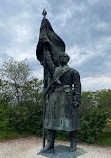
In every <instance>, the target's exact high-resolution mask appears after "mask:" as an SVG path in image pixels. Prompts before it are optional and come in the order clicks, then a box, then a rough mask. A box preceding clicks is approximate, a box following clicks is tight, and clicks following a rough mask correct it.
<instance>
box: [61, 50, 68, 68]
mask: <svg viewBox="0 0 111 158" xmlns="http://www.w3.org/2000/svg"><path fill="white" fill-rule="evenodd" d="M69 59H70V57H69V55H68V54H67V53H64V52H63V53H61V54H60V56H59V61H60V64H61V65H62V64H67V63H68V61H69Z"/></svg>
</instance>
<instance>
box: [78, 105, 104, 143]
mask: <svg viewBox="0 0 111 158" xmlns="http://www.w3.org/2000/svg"><path fill="white" fill-rule="evenodd" d="M80 123H81V129H80V130H79V131H78V138H79V140H80V141H84V142H87V143H94V142H95V141H96V140H97V139H98V138H99V136H101V133H102V129H103V127H104V126H105V124H106V114H105V112H102V110H101V109H100V108H99V107H93V108H92V110H91V111H90V113H89V115H88V116H86V117H81V118H80Z"/></svg>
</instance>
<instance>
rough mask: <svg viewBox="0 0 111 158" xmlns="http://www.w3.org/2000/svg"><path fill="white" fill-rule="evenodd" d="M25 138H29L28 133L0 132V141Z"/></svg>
mask: <svg viewBox="0 0 111 158" xmlns="http://www.w3.org/2000/svg"><path fill="white" fill-rule="evenodd" d="M27 136H29V134H28V133H19V132H17V131H0V140H7V139H14V138H20V137H27Z"/></svg>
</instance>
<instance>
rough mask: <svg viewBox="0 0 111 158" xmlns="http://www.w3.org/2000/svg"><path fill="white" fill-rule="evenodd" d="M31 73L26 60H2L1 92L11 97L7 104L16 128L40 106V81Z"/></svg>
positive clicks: (35, 112) (22, 124)
mask: <svg viewBox="0 0 111 158" xmlns="http://www.w3.org/2000/svg"><path fill="white" fill-rule="evenodd" d="M31 73H32V72H31V68H30V66H29V65H28V64H27V60H23V61H20V62H19V61H15V60H14V59H13V58H11V59H10V60H8V61H6V62H4V63H3V66H2V67H1V69H0V75H1V82H0V87H1V94H3V93H4V94H7V95H8V96H10V98H11V99H10V100H9V102H8V105H9V106H12V109H13V118H14V119H13V120H12V122H13V124H14V126H15V127H16V128H17V129H21V128H22V127H24V125H25V124H27V122H28V121H29V119H30V117H32V115H34V114H37V113H38V112H39V110H38V109H40V110H41V107H42V106H41V105H42V81H39V80H38V79H36V78H33V77H32V76H31ZM6 106H7V105H6Z"/></svg>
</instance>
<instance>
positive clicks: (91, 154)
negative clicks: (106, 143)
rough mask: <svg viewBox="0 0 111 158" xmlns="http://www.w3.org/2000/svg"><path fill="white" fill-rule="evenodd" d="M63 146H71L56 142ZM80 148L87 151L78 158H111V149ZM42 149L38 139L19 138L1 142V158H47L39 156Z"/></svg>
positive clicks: (86, 145) (92, 146)
mask: <svg viewBox="0 0 111 158" xmlns="http://www.w3.org/2000/svg"><path fill="white" fill-rule="evenodd" d="M55 143H57V144H61V145H69V142H63V141H56V142H55ZM78 147H79V148H83V149H84V150H86V151H87V153H86V154H84V155H81V156H78V158H111V147H100V146H97V145H88V144H84V143H83V144H80V143H78ZM41 148H42V139H41V138H37V137H28V138H19V139H13V140H7V141H2V142H0V158H45V157H44V156H39V155H37V153H39V151H40V149H41Z"/></svg>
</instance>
